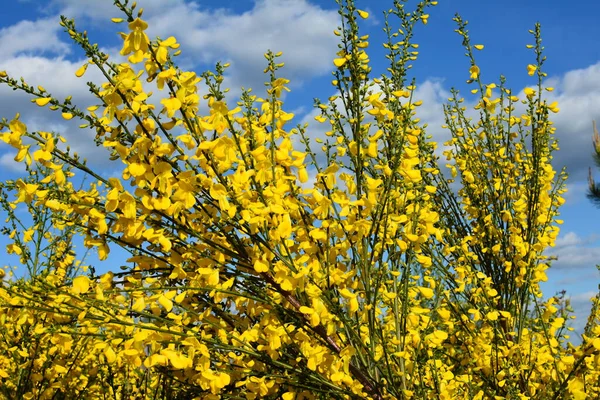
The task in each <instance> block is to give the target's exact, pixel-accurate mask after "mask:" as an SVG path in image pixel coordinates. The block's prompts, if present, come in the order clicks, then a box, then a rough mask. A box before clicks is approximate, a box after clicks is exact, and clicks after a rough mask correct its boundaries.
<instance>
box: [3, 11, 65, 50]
mask: <svg viewBox="0 0 600 400" xmlns="http://www.w3.org/2000/svg"><path fill="white" fill-rule="evenodd" d="M58 23H59V19H58V18H56V17H53V18H45V19H40V20H37V21H19V22H18V23H16V24H15V25H11V26H9V27H6V28H2V29H0V54H2V57H3V58H4V59H8V58H11V57H13V56H15V55H17V54H21V53H29V54H30V53H36V54H40V53H51V54H58V55H64V54H68V53H69V52H70V47H69V44H67V43H65V42H64V41H62V40H61V37H60V36H59V32H60V31H61V30H62V28H61V27H60V25H59V24H58Z"/></svg>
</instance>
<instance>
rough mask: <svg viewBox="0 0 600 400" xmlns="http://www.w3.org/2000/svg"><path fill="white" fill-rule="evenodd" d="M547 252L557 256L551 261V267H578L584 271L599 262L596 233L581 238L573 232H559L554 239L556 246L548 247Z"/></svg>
mask: <svg viewBox="0 0 600 400" xmlns="http://www.w3.org/2000/svg"><path fill="white" fill-rule="evenodd" d="M547 253H548V254H550V255H555V256H557V257H558V260H557V261H554V262H553V263H552V268H553V269H564V270H567V269H568V270H571V271H573V270H574V269H580V270H582V271H583V272H585V271H591V270H593V269H595V265H596V264H597V263H600V244H599V243H598V236H597V235H590V236H587V237H585V238H582V237H580V236H579V235H577V233H575V232H567V233H565V234H561V235H559V237H558V238H557V239H556V246H555V247H554V248H550V249H548V252H547ZM583 272H582V273H583Z"/></svg>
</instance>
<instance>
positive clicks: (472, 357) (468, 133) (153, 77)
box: [0, 0, 600, 400]
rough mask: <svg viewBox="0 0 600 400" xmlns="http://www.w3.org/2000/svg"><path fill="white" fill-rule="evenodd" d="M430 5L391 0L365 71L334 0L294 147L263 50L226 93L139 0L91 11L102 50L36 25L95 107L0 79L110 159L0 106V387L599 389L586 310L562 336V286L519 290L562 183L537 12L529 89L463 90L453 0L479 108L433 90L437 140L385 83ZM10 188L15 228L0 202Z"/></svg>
mask: <svg viewBox="0 0 600 400" xmlns="http://www.w3.org/2000/svg"><path fill="white" fill-rule="evenodd" d="M436 3H437V2H435V1H431V0H422V1H420V2H417V3H416V7H414V8H413V9H411V10H408V5H406V4H405V3H404V2H394V7H395V8H393V9H391V10H390V11H389V12H388V13H386V24H385V26H386V28H385V31H386V34H387V37H388V41H387V43H384V47H385V48H386V49H387V51H388V55H387V56H386V57H387V59H388V60H389V68H388V70H387V73H386V74H384V75H382V76H379V77H374V76H372V73H371V68H370V66H369V56H368V53H367V49H368V48H369V42H368V35H361V33H360V31H359V21H360V20H361V19H365V18H368V17H369V15H368V13H367V12H365V11H362V10H359V9H357V8H356V7H355V5H354V2H353V1H351V0H348V1H344V2H342V1H340V15H341V23H340V27H339V28H338V29H337V30H335V34H336V35H337V36H339V38H340V44H339V51H338V53H337V55H336V58H335V59H334V60H333V64H334V66H335V71H334V80H333V81H332V84H333V86H334V87H335V89H336V91H337V94H336V95H335V96H332V97H331V98H329V99H328V101H326V102H322V101H320V100H316V102H315V106H316V107H317V108H318V109H319V110H320V115H318V116H317V117H316V118H315V119H316V120H317V121H318V123H320V124H323V125H324V126H325V127H326V130H327V132H326V133H325V137H322V138H317V139H316V140H313V139H311V133H310V129H309V127H308V126H306V125H297V126H294V127H292V126H291V121H293V118H294V115H293V114H292V113H290V112H288V111H286V110H285V107H284V104H283V101H282V100H281V98H282V93H283V92H284V91H286V90H289V89H288V88H287V87H286V85H287V84H288V83H289V81H288V80H287V79H285V78H283V77H281V76H280V72H281V70H282V68H283V63H281V62H279V61H278V58H279V57H280V55H281V54H280V53H273V52H270V51H269V52H267V53H266V54H265V57H266V69H265V74H266V76H267V80H268V82H267V85H268V89H267V96H266V97H265V98H261V97H258V96H256V95H254V94H253V93H252V92H251V91H250V90H246V91H244V92H243V93H242V95H241V96H240V98H239V101H237V103H235V104H231V102H228V101H227V99H226V93H227V88H224V87H223V85H222V83H223V77H224V73H225V71H226V68H227V67H228V65H227V64H220V63H219V64H217V65H216V67H215V71H213V72H205V73H203V74H201V75H197V74H196V73H195V72H193V71H184V70H182V69H180V68H179V67H177V65H176V63H175V60H176V58H177V56H178V55H179V54H180V50H178V47H179V44H178V43H177V40H176V39H175V38H174V37H169V38H167V39H164V40H161V39H155V40H150V38H149V37H148V36H147V35H146V33H145V31H146V29H147V28H148V24H147V23H146V22H145V21H144V20H143V19H142V17H143V15H142V14H143V12H142V10H137V9H136V4H135V3H134V4H132V5H129V4H128V2H127V1H124V0H115V6H116V8H118V9H119V10H120V12H121V13H122V14H123V18H114V19H113V22H115V23H117V24H124V26H127V28H128V32H127V33H122V34H121V36H122V38H123V47H122V50H121V55H123V56H126V57H127V62H124V63H116V62H111V60H110V57H109V56H108V55H107V54H104V53H103V52H101V51H100V50H99V48H98V46H97V45H94V44H92V42H90V39H89V38H88V36H87V34H86V33H85V32H82V31H80V30H78V29H77V28H76V26H75V23H74V21H73V20H69V19H66V18H63V19H62V22H61V24H62V26H63V27H64V28H65V30H66V32H68V34H69V35H70V36H71V38H72V39H73V41H74V42H76V43H77V44H78V45H79V46H81V48H82V49H83V50H84V51H85V54H86V56H87V58H88V62H86V64H84V65H83V66H82V67H81V68H80V69H79V70H78V71H77V72H76V75H77V76H78V77H82V76H83V75H84V74H85V72H86V69H87V68H89V67H93V68H97V69H99V70H100V71H101V72H102V74H103V76H104V77H105V78H106V81H105V82H101V83H89V88H90V91H91V93H93V95H94V96H95V97H96V98H97V104H96V105H94V106H91V107H88V108H87V109H80V108H78V107H77V106H75V105H73V104H71V100H70V99H66V100H62V101H61V100H59V99H57V98H55V97H53V96H52V95H51V94H50V93H48V92H47V91H46V90H45V89H44V88H42V87H39V86H38V87H36V86H31V85H28V84H27V83H25V82H24V81H23V80H19V79H15V78H13V77H10V76H8V75H7V74H6V73H5V72H0V83H2V84H4V85H7V86H8V87H11V88H13V89H15V90H18V91H21V92H26V93H28V94H30V95H31V97H32V101H33V102H35V103H36V104H37V105H38V106H40V107H49V108H50V109H51V110H54V111H56V112H60V113H61V114H62V117H63V118H65V119H67V120H69V119H79V120H80V121H81V124H82V125H81V128H82V129H86V128H87V129H92V130H94V131H95V133H96V137H95V143H96V145H97V146H98V147H102V148H104V149H105V150H106V151H107V152H108V154H109V156H110V159H111V160H113V161H118V162H120V163H119V164H118V165H120V166H121V167H120V168H121V171H120V176H118V177H110V178H107V177H105V175H103V174H102V173H101V172H100V171H95V170H94V169H93V168H92V167H90V166H88V165H87V163H86V162H85V160H82V159H81V158H80V157H79V156H78V155H77V154H76V153H73V152H72V150H71V149H70V148H68V147H67V146H65V145H64V143H65V142H66V140H65V138H64V137H62V136H61V135H60V134H58V133H54V132H41V131H40V132H34V131H31V130H29V129H28V128H27V126H26V125H25V123H24V122H23V121H21V120H20V119H19V116H18V115H17V116H16V117H15V118H13V119H11V120H10V121H9V120H3V121H2V122H1V123H0V128H1V129H3V133H2V139H3V140H4V141H5V142H6V143H8V144H10V145H11V146H13V147H14V148H15V149H16V151H17V154H16V157H15V161H16V162H21V163H24V165H25V168H26V171H27V172H28V176H26V177H23V178H21V179H18V180H16V181H6V182H3V183H2V184H1V186H0V189H1V190H2V192H1V193H2V196H0V200H1V204H2V206H3V209H4V210H5V212H6V213H7V217H8V222H9V225H8V227H7V228H6V229H5V233H6V234H7V235H9V237H10V239H11V243H10V244H9V245H8V252H9V253H12V254H15V255H17V256H19V257H20V259H21V263H22V264H23V265H25V266H27V267H28V269H29V278H28V279H22V280H18V281H15V280H8V279H6V280H5V281H4V282H3V284H2V287H1V288H0V321H1V322H2V324H1V325H0V331H1V332H2V335H1V337H0V338H1V339H0V340H1V345H0V378H1V379H2V381H3V382H2V385H1V387H2V389H0V390H1V391H2V395H3V396H5V398H10V399H17V398H18V399H21V398H25V399H51V398H63V399H75V398H89V399H97V398H118V399H125V398H136V399H137V398H140V399H192V398H193V399H220V398H223V399H240V398H245V399H259V398H271V399H284V400H292V399H337V398H340V399H351V398H369V399H410V398H414V399H461V398H465V399H483V398H486V399H488V398H490V399H563V398H572V399H585V398H589V399H593V398H598V396H600V384H599V377H600V375H599V372H600V369H599V366H598V364H599V362H600V353H599V352H598V350H600V337H599V333H600V328H598V327H597V322H598V314H597V312H596V308H594V311H593V313H592V315H591V316H590V319H589V321H588V325H587V327H586V331H585V334H584V336H583V342H582V343H581V344H580V345H578V346H575V345H573V344H571V343H569V335H568V328H567V321H568V319H569V315H568V312H567V311H566V310H567V308H568V307H567V304H565V302H564V300H562V298H561V297H559V296H555V297H551V298H549V299H544V297H543V296H542V293H541V291H540V287H539V284H540V282H542V281H545V280H546V279H547V278H546V272H545V271H546V270H547V269H548V268H549V267H550V264H551V260H550V259H549V258H548V256H547V255H546V254H547V252H546V250H547V249H548V248H549V247H552V246H553V245H554V241H555V239H556V237H557V235H558V232H559V228H558V225H559V224H560V221H559V220H558V219H557V217H558V207H559V206H560V205H561V204H562V203H563V202H564V200H563V198H562V197H561V195H562V194H563V193H564V191H565V188H564V180H565V179H566V176H565V174H564V173H562V172H560V173H556V171H555V170H554V169H553V167H552V165H551V160H552V152H553V151H554V150H557V143H556V141H555V139H554V138H553V131H554V128H553V127H552V123H551V121H550V120H549V115H550V113H554V112H557V111H558V107H557V104H556V103H552V104H547V102H546V101H545V100H544V97H543V94H544V91H550V90H552V89H551V88H546V87H545V86H544V77H545V73H544V72H543V71H544V69H543V64H544V60H545V58H544V56H543V55H542V50H543V48H542V46H541V36H540V35H541V34H540V27H539V25H536V27H535V29H534V30H532V31H531V33H532V36H533V41H534V44H533V45H530V46H528V47H530V48H531V49H532V51H533V54H534V56H535V62H534V63H532V64H530V65H528V66H527V70H528V73H529V75H531V76H536V77H537V78H538V83H537V86H536V87H532V88H527V89H526V90H525V98H523V99H519V98H517V96H515V95H514V94H513V93H512V92H511V91H510V89H508V88H507V87H506V82H505V79H504V78H501V79H500V81H499V82H498V83H496V84H494V83H488V84H486V83H484V81H483V80H482V75H481V71H480V68H479V67H478V66H477V62H476V59H475V55H474V50H481V49H482V46H481V45H472V44H471V42H470V39H469V35H468V31H467V24H466V22H464V21H463V20H462V19H461V18H460V17H458V16H457V17H456V18H455V21H456V24H457V33H458V34H459V35H460V36H461V37H462V40H463V44H464V47H465V49H466V51H467V55H468V59H469V63H470V64H469V68H468V74H467V76H468V77H469V82H470V83H471V84H472V85H474V89H473V94H475V95H477V96H478V99H479V100H478V103H477V105H476V107H475V109H476V112H478V115H479V117H478V118H477V119H475V120H473V119H472V118H469V117H468V114H467V110H466V109H465V107H464V106H463V105H462V102H463V99H462V98H461V97H460V95H459V93H458V92H457V91H454V92H453V97H452V98H451V99H449V103H448V104H447V105H446V106H445V110H444V111H445V116H446V123H445V128H446V129H447V130H448V131H449V132H450V133H451V139H450V140H449V141H448V142H447V143H443V144H441V145H438V144H436V143H435V142H434V141H433V138H432V137H431V136H430V135H428V134H427V129H426V126H424V125H423V124H421V123H420V121H419V119H418V118H417V117H416V110H417V107H421V106H422V104H421V103H422V102H421V101H419V100H417V99H414V98H413V94H414V90H415V87H416V86H415V84H414V82H413V83H409V82H407V81H408V78H407V71H408V70H409V69H410V67H411V63H412V62H413V61H414V60H415V59H416V57H417V51H416V48H417V45H416V44H414V43H413V41H412V40H413V29H414V27H415V26H416V25H417V24H423V23H425V24H426V23H427V20H428V18H429V14H427V13H426V12H427V10H428V9H429V8H430V7H431V6H434V5H435V4H436ZM394 26H396V27H397V28H393V27H394ZM200 85H204V87H205V88H206V91H207V93H208V94H206V95H204V96H202V97H201V95H200V94H199V86H200ZM154 86H156V87H155V88H154ZM154 89H155V90H154ZM519 102H522V104H524V105H525V112H524V113H522V114H519V113H517V111H516V106H517V105H518V104H519ZM206 105H207V106H208V108H209V112H208V113H207V114H206V115H203V114H202V113H201V112H200V108H201V107H202V106H206ZM442 161H444V162H442ZM116 164H117V163H115V165H116ZM82 178H85V180H83V182H84V183H83V184H79V183H78V182H81V181H82ZM23 205H25V206H26V207H27V209H28V210H29V214H30V217H31V220H32V223H31V224H29V225H28V223H27V221H25V222H23V221H24V220H21V219H19V216H18V215H17V213H15V212H14V210H15V209H16V208H17V207H22V206H23ZM76 238H82V239H83V242H84V244H85V246H86V247H87V248H90V249H92V248H93V249H96V250H97V252H98V255H99V258H100V259H101V260H105V259H107V260H109V261H110V260H111V256H110V251H111V249H114V248H121V249H124V250H125V251H127V252H128V253H130V258H129V259H128V260H127V261H128V263H130V266H129V267H126V268H125V269H124V270H122V271H121V272H116V271H112V272H109V273H106V274H103V275H101V276H97V274H96V272H95V270H94V268H92V267H85V266H84V264H85V263H84V261H83V260H82V259H81V258H78V255H77V253H76V252H75V251H74V247H73V243H74V240H76Z"/></svg>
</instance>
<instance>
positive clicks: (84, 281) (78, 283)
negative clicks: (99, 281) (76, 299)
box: [73, 276, 90, 294]
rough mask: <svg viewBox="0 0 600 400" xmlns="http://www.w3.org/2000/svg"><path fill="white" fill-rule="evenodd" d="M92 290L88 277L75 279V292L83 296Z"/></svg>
mask: <svg viewBox="0 0 600 400" xmlns="http://www.w3.org/2000/svg"><path fill="white" fill-rule="evenodd" d="M88 290H90V278H88V277H87V276H78V277H77V278H75V279H73V292H74V293H76V294H83V293H86V292H87V291H88Z"/></svg>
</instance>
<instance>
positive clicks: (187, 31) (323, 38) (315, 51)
mask: <svg viewBox="0 0 600 400" xmlns="http://www.w3.org/2000/svg"><path fill="white" fill-rule="evenodd" d="M181 15H186V18H185V19H181ZM338 20H339V16H338V14H337V13H336V12H335V11H331V10H324V9H322V8H320V7H318V6H316V5H313V4H310V3H308V2H307V1H305V0H258V1H257V2H256V3H255V4H254V7H253V8H252V9H251V10H249V11H247V12H244V13H242V14H234V13H232V12H231V11H229V10H225V9H217V10H211V11H203V10H200V9H199V7H198V6H197V5H196V4H195V3H181V2H179V3H177V4H176V5H175V6H172V7H169V8H168V9H166V10H163V12H161V14H160V15H156V16H151V17H150V18H149V25H150V29H149V30H150V32H151V33H152V34H153V35H156V34H158V35H161V36H163V37H166V36H168V35H174V36H175V37H177V38H178V40H179V41H180V42H181V44H182V51H183V53H184V56H186V57H190V58H192V59H193V60H194V61H196V62H197V63H202V64H213V63H215V62H216V61H223V62H231V68H230V69H229V70H228V77H229V82H227V83H228V84H229V85H230V87H231V88H232V90H237V89H238V88H239V87H240V86H245V87H252V88H253V89H255V90H260V89H261V88H263V87H264V86H263V82H264V81H265V80H268V77H267V76H266V75H264V73H263V69H264V68H265V67H266V60H265V58H264V56H263V55H264V53H265V52H266V51H267V50H272V51H273V52H279V51H281V52H283V56H282V57H281V58H280V61H282V62H284V63H285V64H286V65H285V68H284V69H283V70H282V72H281V75H283V76H285V77H287V78H288V79H291V81H292V85H294V84H299V83H300V82H301V81H302V80H305V79H310V78H312V77H315V76H319V75H322V74H325V73H327V72H329V71H330V70H331V68H332V64H331V60H332V59H333V57H334V55H335V52H336V51H337V43H338V41H337V38H336V37H335V36H334V35H333V33H332V27H333V26H335V24H336V23H338Z"/></svg>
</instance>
